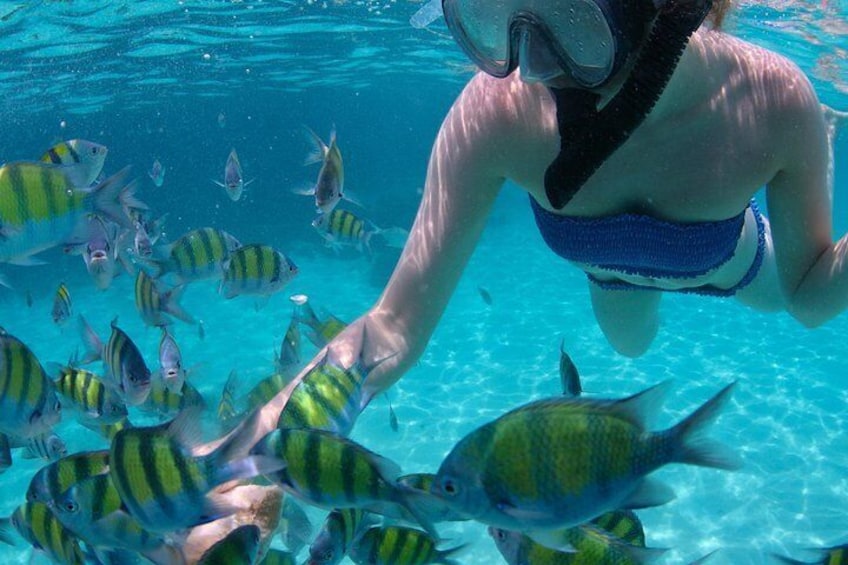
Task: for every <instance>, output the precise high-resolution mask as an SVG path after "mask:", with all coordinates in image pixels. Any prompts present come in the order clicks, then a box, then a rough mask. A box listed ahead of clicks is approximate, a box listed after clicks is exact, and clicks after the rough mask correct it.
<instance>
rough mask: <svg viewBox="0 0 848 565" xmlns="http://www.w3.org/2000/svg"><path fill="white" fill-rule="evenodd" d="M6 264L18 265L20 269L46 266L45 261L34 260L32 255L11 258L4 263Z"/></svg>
mask: <svg viewBox="0 0 848 565" xmlns="http://www.w3.org/2000/svg"><path fill="white" fill-rule="evenodd" d="M6 262H7V263H11V264H12V265H18V266H20V267H36V266H39V265H46V264H47V262H46V261H42V260H41V259H36V258H35V257H33V256H32V255H27V256H26V257H13V258H12V259H9V260H8V261H6Z"/></svg>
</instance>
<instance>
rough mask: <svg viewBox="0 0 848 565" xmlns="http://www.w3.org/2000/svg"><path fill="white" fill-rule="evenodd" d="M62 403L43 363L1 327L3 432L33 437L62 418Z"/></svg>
mask: <svg viewBox="0 0 848 565" xmlns="http://www.w3.org/2000/svg"><path fill="white" fill-rule="evenodd" d="M61 410H62V404H61V403H60V402H59V398H58V396H57V395H56V387H55V386H54V385H53V381H51V380H50V379H49V378H48V376H47V373H46V372H45V371H44V368H43V367H42V366H41V363H39V362H38V359H37V358H36V357H35V355H34V354H33V353H32V351H31V350H30V349H29V347H27V346H26V345H25V344H24V343H23V342H22V341H21V340H19V339H18V338H16V337H14V336H13V335H11V334H8V333H6V331H5V330H3V329H2V328H0V433H4V434H9V435H14V436H18V437H22V438H25V439H26V438H31V437H34V436H38V435H40V434H43V433H47V432H48V431H50V429H51V428H52V427H53V426H54V425H55V424H57V423H58V422H59V420H60V418H61V417H62V412H61Z"/></svg>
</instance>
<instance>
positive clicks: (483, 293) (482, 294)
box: [477, 286, 492, 306]
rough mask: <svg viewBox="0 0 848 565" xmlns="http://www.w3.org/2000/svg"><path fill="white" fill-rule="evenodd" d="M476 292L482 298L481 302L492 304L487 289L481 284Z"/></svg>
mask: <svg viewBox="0 0 848 565" xmlns="http://www.w3.org/2000/svg"><path fill="white" fill-rule="evenodd" d="M477 292H478V293H479V294H480V298H482V299H483V302H485V303H486V305H487V306H491V305H492V295H491V294H489V291H488V290H486V289H485V288H483V287H482V286H478V287H477Z"/></svg>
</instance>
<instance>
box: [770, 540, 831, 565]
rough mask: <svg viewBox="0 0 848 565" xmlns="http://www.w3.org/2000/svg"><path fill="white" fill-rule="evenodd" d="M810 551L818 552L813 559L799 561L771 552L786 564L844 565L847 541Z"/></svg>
mask: <svg viewBox="0 0 848 565" xmlns="http://www.w3.org/2000/svg"><path fill="white" fill-rule="evenodd" d="M810 551H813V552H816V553H817V554H818V556H817V557H815V558H814V559H815V561H799V560H797V559H792V558H791V557H784V556H783V555H777V554H772V556H773V557H774V558H775V559H777V560H778V561H780V562H781V563H787V564H788V565H818V564H820V565H845V564H846V563H848V543H846V544H842V545H835V546H833V547H826V548H822V549H818V548H816V549H812V548H811V549H810Z"/></svg>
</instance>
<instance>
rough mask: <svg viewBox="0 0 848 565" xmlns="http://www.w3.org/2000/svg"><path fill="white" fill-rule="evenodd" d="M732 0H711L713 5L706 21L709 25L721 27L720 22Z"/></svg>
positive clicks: (714, 27)
mask: <svg viewBox="0 0 848 565" xmlns="http://www.w3.org/2000/svg"><path fill="white" fill-rule="evenodd" d="M732 3H733V0H713V6H712V8H711V9H710V13H709V14H707V21H708V22H710V27H712V28H713V29H715V30H719V29H721V24H722V23H724V17H725V16H726V15H727V12H728V10H730V5H731V4H732Z"/></svg>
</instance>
